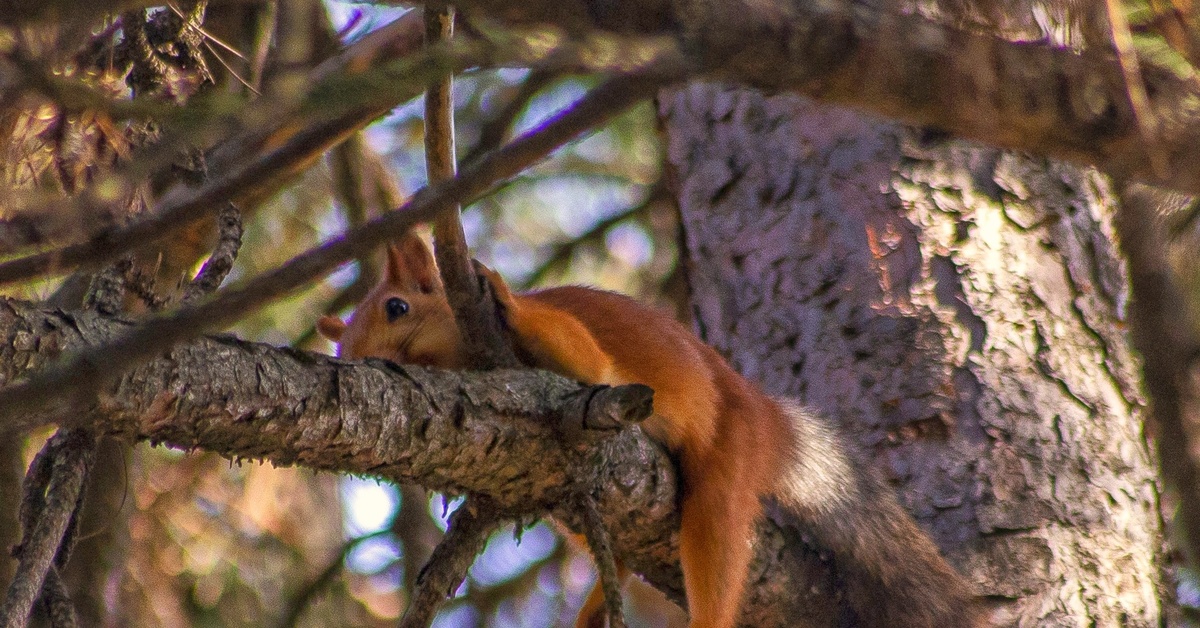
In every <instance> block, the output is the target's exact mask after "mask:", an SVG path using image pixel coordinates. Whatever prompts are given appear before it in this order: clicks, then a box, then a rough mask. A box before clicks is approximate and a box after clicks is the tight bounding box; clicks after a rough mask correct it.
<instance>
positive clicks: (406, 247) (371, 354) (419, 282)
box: [317, 232, 465, 368]
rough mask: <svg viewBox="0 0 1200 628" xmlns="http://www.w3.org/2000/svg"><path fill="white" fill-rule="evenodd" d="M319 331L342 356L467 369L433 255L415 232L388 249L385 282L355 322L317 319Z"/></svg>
mask: <svg viewBox="0 0 1200 628" xmlns="http://www.w3.org/2000/svg"><path fill="white" fill-rule="evenodd" d="M317 331H318V332H320V334H321V335H322V336H324V337H326V338H328V339H329V340H331V341H333V342H335V343H337V346H338V350H337V354H338V356H339V357H343V358H349V359H360V358H383V359H385V360H391V361H392V362H396V363H398V364H421V365H424V366H435V367H440V368H462V367H463V366H464V365H465V356H464V355H463V348H462V337H461V335H460V334H459V331H458V325H457V324H456V323H455V321H454V312H453V311H452V310H451V309H450V303H449V302H448V301H447V300H446V289H445V287H444V286H443V285H442V280H441V277H440V276H439V275H438V271H437V265H436V263H435V262H434V260H433V253H432V252H431V251H430V250H429V247H428V246H426V245H425V242H424V241H423V240H421V238H420V236H418V235H417V234H415V233H411V232H410V233H409V234H408V235H406V236H404V238H402V239H401V240H399V241H397V242H394V243H392V244H390V245H388V249H387V264H386V265H385V266H384V271H383V280H382V281H380V282H379V284H378V285H376V286H375V287H374V288H372V289H371V292H369V293H368V294H367V296H366V298H364V299H363V300H362V301H361V302H360V303H359V304H358V306H357V307H356V308H355V309H354V314H353V315H352V316H351V317H350V322H348V323H347V322H343V321H342V319H340V318H338V317H336V316H325V317H322V318H321V319H320V320H319V321H317Z"/></svg>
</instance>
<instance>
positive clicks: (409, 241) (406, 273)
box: [383, 231, 442, 294]
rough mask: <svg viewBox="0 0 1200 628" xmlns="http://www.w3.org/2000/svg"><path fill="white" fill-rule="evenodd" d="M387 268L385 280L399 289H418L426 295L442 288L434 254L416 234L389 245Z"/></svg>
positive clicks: (384, 272)
mask: <svg viewBox="0 0 1200 628" xmlns="http://www.w3.org/2000/svg"><path fill="white" fill-rule="evenodd" d="M387 257H388V259H387V266H385V267H384V271H383V280H384V281H385V282H387V283H388V285H392V286H395V287H397V288H416V289H418V290H420V291H421V292H424V293H426V294H428V293H431V292H433V291H434V290H436V289H438V288H440V287H441V285H442V282H441V277H439V276H438V270H437V263H436V262H434V261H433V252H431V251H430V250H429V247H428V246H425V241H424V240H422V239H421V236H418V235H417V234H416V233H413V232H411V231H410V232H408V234H407V235H405V236H404V237H403V238H401V239H399V240H397V241H396V242H393V243H392V244H389V245H388V255H387Z"/></svg>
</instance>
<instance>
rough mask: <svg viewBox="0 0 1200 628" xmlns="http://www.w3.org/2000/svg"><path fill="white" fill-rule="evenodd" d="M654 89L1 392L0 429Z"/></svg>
mask: <svg viewBox="0 0 1200 628" xmlns="http://www.w3.org/2000/svg"><path fill="white" fill-rule="evenodd" d="M657 86H658V83H657V82H656V80H654V79H653V78H648V77H644V76H629V77H623V78H619V79H613V80H611V81H609V82H608V83H605V84H604V85H601V86H600V87H598V88H596V89H595V90H593V91H592V92H591V93H590V94H588V95H587V96H585V97H584V98H583V99H581V100H580V101H579V102H577V103H576V104H575V105H574V106H573V107H571V108H570V109H568V110H566V111H564V112H562V113H560V114H559V115H557V116H555V117H554V118H553V119H551V120H550V121H548V122H547V123H546V124H545V125H544V126H543V127H542V128H540V129H537V130H535V131H532V132H530V133H527V134H526V135H525V136H523V137H521V138H519V139H518V140H516V141H514V142H512V143H510V144H509V145H507V146H505V147H504V148H502V149H500V150H498V151H496V152H494V153H491V154H489V155H488V156H486V157H484V158H483V159H481V160H480V161H479V162H477V163H474V164H471V165H469V166H468V167H467V168H465V169H464V170H463V172H462V173H460V174H459V176H457V177H455V178H454V179H451V180H449V181H445V182H443V183H440V184H438V185H435V186H433V187H431V188H425V189H424V190H422V191H421V192H418V193H417V194H416V195H415V196H414V197H413V198H412V200H410V201H409V202H408V203H407V204H406V205H405V206H404V207H403V208H401V209H400V210H397V211H394V212H391V213H389V214H386V215H384V216H381V217H379V218H377V219H375V220H373V221H371V222H369V223H367V224H365V225H363V226H361V227H358V228H357V229H353V230H351V231H349V232H347V233H346V234H345V236H343V237H342V238H340V239H337V240H333V241H331V242H329V243H327V244H325V245H323V246H321V247H318V248H316V249H312V250H310V251H308V252H307V253H304V254H302V255H299V256H297V257H296V258H294V259H293V260H292V261H291V262H289V263H287V264H286V265H284V266H282V267H280V268H278V269H276V270H274V271H271V272H268V273H264V274H262V275H259V276H258V277H255V278H254V279H252V280H250V281H247V282H245V283H243V284H241V285H239V286H236V287H231V288H228V289H225V290H222V291H221V292H219V293H218V294H217V295H216V296H215V297H214V298H212V299H209V300H207V301H205V302H203V303H201V304H198V305H195V306H192V307H186V308H184V309H181V310H179V311H177V312H175V313H173V314H170V315H163V316H157V317H151V318H149V319H147V320H146V321H145V322H144V323H142V324H140V325H138V326H137V327H136V328H134V329H132V330H130V331H129V333H127V334H125V335H124V336H123V337H122V338H120V339H119V340H118V341H115V342H113V343H109V344H106V345H101V346H97V347H93V348H90V349H88V350H86V351H82V352H80V353H79V354H77V355H75V356H74V357H72V358H70V359H69V360H68V361H67V362H65V363H63V364H61V365H59V366H57V367H56V368H54V369H52V370H50V371H47V372H45V373H41V374H38V375H37V376H35V377H33V378H31V379H30V380H29V381H27V382H24V383H20V384H10V385H9V386H7V387H5V388H3V389H0V417H2V418H4V419H6V423H5V424H4V425H3V427H0V432H10V433H11V431H13V430H19V429H25V428H27V427H31V426H32V425H33V416H34V415H42V414H44V413H43V412H41V411H40V410H34V409H35V408H37V407H38V406H41V405H43V404H47V403H51V402H53V403H59V404H61V403H64V402H69V401H73V400H71V399H63V395H62V391H63V390H71V391H72V393H73V394H74V395H75V396H76V397H77V398H78V397H82V396H86V395H88V394H90V393H91V392H94V391H95V390H96V389H97V388H98V387H99V386H101V385H102V384H103V383H104V382H105V381H107V380H109V379H110V378H112V377H115V376H117V375H119V374H120V373H121V372H122V371H123V370H124V369H126V368H128V367H129V366H131V365H133V364H136V363H137V362H139V361H141V360H144V359H146V358H148V357H150V356H152V355H154V354H155V353H156V352H158V351H160V350H162V349H163V348H164V347H168V346H170V345H171V344H172V343H174V342H179V341H181V340H185V339H188V338H194V337H196V336H197V335H199V334H201V333H204V332H205V331H207V330H211V329H219V328H221V327H223V326H225V325H228V324H230V323H232V322H234V321H237V320H238V319H240V318H241V317H242V316H244V315H245V314H246V313H248V312H250V311H252V310H253V309H254V308H257V307H259V306H261V305H263V304H265V303H268V302H270V301H271V300H272V299H275V298H278V297H280V296H282V295H285V294H288V293H290V292H292V291H294V290H296V289H298V288H300V287H302V286H304V285H306V284H307V283H309V282H310V281H312V280H313V278H315V277H318V276H321V275H324V274H326V273H328V272H330V271H332V270H333V269H335V268H337V266H338V265H340V264H342V263H343V262H345V261H347V260H349V259H352V258H354V257H358V256H361V255H362V254H363V253H364V252H365V251H369V250H372V249H374V248H375V247H378V246H380V245H382V244H383V243H384V242H387V241H388V240H390V239H392V238H395V237H398V236H400V235H402V234H404V233H405V232H406V231H408V229H410V228H412V226H413V225H414V224H416V223H418V222H422V221H427V220H429V219H431V218H433V217H434V216H435V215H437V212H438V211H439V210H441V209H442V208H444V207H446V205H447V204H448V203H455V202H463V201H466V200H470V199H472V198H475V197H477V196H478V195H480V194H482V193H483V192H485V191H487V189H488V188H489V187H491V186H492V185H493V184H494V183H495V182H497V181H500V180H503V179H506V178H508V177H511V176H513V175H515V174H516V173H518V172H520V171H522V170H524V169H525V168H527V167H528V166H529V165H530V164H533V163H535V162H537V161H539V160H541V159H542V158H544V157H545V156H546V155H548V154H549V153H550V152H551V151H553V150H554V149H556V148H558V147H559V146H561V145H562V144H564V143H566V142H568V141H570V140H572V139H574V138H575V137H577V136H579V135H580V134H582V133H584V132H585V131H588V130H590V129H592V128H594V127H595V126H597V125H599V124H601V123H603V122H604V121H606V120H608V119H609V118H610V117H612V116H614V115H616V114H617V113H619V112H620V111H623V110H624V109H625V108H626V107H629V106H630V105H632V104H633V103H635V102H637V101H639V100H641V99H643V98H645V97H647V96H649V95H650V94H651V93H653V92H654V90H655V89H656V88H657Z"/></svg>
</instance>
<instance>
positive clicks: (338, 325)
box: [317, 316, 346, 342]
mask: <svg viewBox="0 0 1200 628" xmlns="http://www.w3.org/2000/svg"><path fill="white" fill-rule="evenodd" d="M317 333H319V334H321V335H322V336H324V337H325V338H327V339H329V340H332V341H333V342H338V341H339V340H341V339H342V334H344V333H346V323H345V322H344V321H342V319H340V318H338V317H336V316H322V317H321V318H319V319H317Z"/></svg>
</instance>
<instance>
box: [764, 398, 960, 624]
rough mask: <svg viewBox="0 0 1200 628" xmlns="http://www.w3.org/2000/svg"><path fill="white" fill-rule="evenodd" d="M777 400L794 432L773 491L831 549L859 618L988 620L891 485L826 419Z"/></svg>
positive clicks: (878, 620)
mask: <svg viewBox="0 0 1200 628" xmlns="http://www.w3.org/2000/svg"><path fill="white" fill-rule="evenodd" d="M775 401H776V403H777V404H778V405H779V408H780V410H781V411H782V413H783V414H784V415H785V416H786V418H787V419H788V421H789V423H790V424H791V427H792V430H793V433H794V435H795V438H794V451H793V452H792V455H791V456H789V457H788V458H789V464H786V465H785V469H784V470H783V473H782V475H781V477H780V478H779V481H778V484H777V485H776V487H775V490H774V491H773V493H774V497H775V499H776V501H777V503H778V504H779V506H780V507H781V508H782V509H783V510H784V512H785V513H787V514H789V515H791V516H793V517H795V518H796V519H797V520H798V522H800V523H801V524H802V525H803V526H804V528H805V529H806V530H807V531H809V532H810V533H811V534H813V535H814V537H815V538H816V540H817V542H818V544H819V545H820V546H821V547H822V548H823V549H826V550H828V551H830V552H831V553H832V554H833V556H834V565H835V570H836V572H837V578H838V581H839V587H840V588H841V589H842V590H843V592H844V595H845V596H846V601H847V602H848V606H849V607H850V608H851V609H853V612H854V613H855V615H856V617H855V620H856V621H855V622H854V623H853V625H858V626H880V627H882V626H897V627H904V628H926V627H928V628H935V627H955V626H963V627H968V626H970V627H974V626H981V625H983V624H982V619H981V618H980V617H979V611H978V607H977V603H976V601H975V599H974V596H973V594H972V592H971V590H970V587H969V586H968V585H967V584H966V582H965V581H964V580H963V578H962V577H961V576H960V575H959V574H958V573H957V572H955V571H954V570H953V568H951V567H950V566H949V565H948V564H947V563H946V562H945V561H944V560H943V559H942V557H941V555H940V554H939V553H938V549H937V547H936V546H935V545H934V544H933V541H931V540H930V539H929V537H928V536H926V534H925V533H924V532H923V531H922V530H921V529H920V528H919V527H918V526H917V524H916V523H915V522H914V521H913V520H912V518H911V517H909V515H908V514H907V513H906V512H905V511H904V509H903V508H901V506H900V504H899V502H897V500H896V497H895V495H894V494H893V491H892V489H891V488H890V487H888V486H887V485H885V484H884V482H883V481H882V479H881V478H879V477H878V474H876V473H874V472H872V471H870V470H869V469H868V468H867V467H865V466H864V465H859V464H857V463H856V461H855V460H854V459H853V457H852V455H851V453H850V452H849V451H847V448H846V445H845V442H846V440H845V439H844V438H842V437H840V435H839V434H838V433H837V432H836V430H835V429H834V428H833V427H832V426H830V425H828V424H827V423H826V422H825V420H824V419H822V418H821V417H819V416H817V415H816V414H814V413H813V412H812V410H810V409H807V408H805V407H804V406H802V405H800V404H799V403H797V402H795V401H793V400H790V399H778V398H777V399H775Z"/></svg>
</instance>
